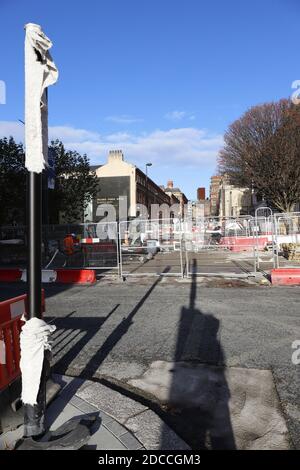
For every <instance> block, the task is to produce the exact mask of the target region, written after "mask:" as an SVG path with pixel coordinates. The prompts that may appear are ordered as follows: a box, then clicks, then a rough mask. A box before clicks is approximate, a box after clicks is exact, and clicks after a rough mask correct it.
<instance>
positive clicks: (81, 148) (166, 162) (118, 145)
mask: <svg viewBox="0 0 300 470" xmlns="http://www.w3.org/2000/svg"><path fill="white" fill-rule="evenodd" d="M23 133H24V126H22V125H21V124H19V123H17V122H7V121H2V122H1V121H0V137H2V136H9V135H12V136H13V137H15V139H16V140H17V141H20V140H23ZM49 136H50V138H51V139H52V138H59V139H61V140H62V141H63V143H64V144H65V147H66V148H67V149H71V150H77V151H78V152H80V153H86V154H87V155H88V156H89V157H90V160H91V162H92V163H94V164H97V163H99V164H100V163H104V162H105V161H106V159H107V154H108V152H109V150H112V149H122V150H123V153H124V155H125V158H126V160H128V161H131V162H133V163H135V164H136V165H138V166H142V165H143V164H144V162H145V161H146V160H147V161H151V162H152V163H154V164H156V165H157V166H161V167H163V166H164V167H168V166H176V167H187V166H189V167H194V168H199V169H200V170H201V168H204V167H206V169H207V168H214V167H215V164H216V157H217V154H218V151H219V149H220V147H221V146H222V144H223V137H222V135H220V134H214V133H212V132H210V131H208V130H207V129H198V128H195V127H182V128H179V129H169V130H155V131H152V132H144V133H139V134H138V133H127V132H117V133H114V134H107V135H100V134H98V133H95V132H90V131H88V130H84V129H76V128H72V127H69V126H66V127H64V126H58V127H50V128H49Z"/></svg>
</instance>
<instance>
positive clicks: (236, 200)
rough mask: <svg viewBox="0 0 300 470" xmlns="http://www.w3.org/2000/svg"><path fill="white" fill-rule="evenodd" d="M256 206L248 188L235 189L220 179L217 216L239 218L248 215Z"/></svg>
mask: <svg viewBox="0 0 300 470" xmlns="http://www.w3.org/2000/svg"><path fill="white" fill-rule="evenodd" d="M256 205H257V201H256V196H255V193H254V192H253V191H251V189H249V188H237V187H235V186H232V185H231V184H229V182H228V180H227V178H226V177H225V178H222V180H221V181H220V189H219V215H220V216H221V217H239V216H241V215H249V214H251V213H252V212H253V208H254V207H255V206H256Z"/></svg>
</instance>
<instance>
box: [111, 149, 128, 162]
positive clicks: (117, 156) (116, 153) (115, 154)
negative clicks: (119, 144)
mask: <svg viewBox="0 0 300 470" xmlns="http://www.w3.org/2000/svg"><path fill="white" fill-rule="evenodd" d="M116 160H118V161H123V160H124V155H123V152H122V150H110V151H109V154H108V161H109V162H112V161H116Z"/></svg>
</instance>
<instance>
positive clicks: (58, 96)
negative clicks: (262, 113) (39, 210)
mask: <svg viewBox="0 0 300 470" xmlns="http://www.w3.org/2000/svg"><path fill="white" fill-rule="evenodd" d="M299 17H300V5H299V2H298V0H263V1H262V0H260V1H259V0H252V1H251V2H242V1H240V0H227V1H224V0H209V1H204V0H105V1H104V0H98V1H96V0H93V1H92V0H85V1H71V0H64V1H62V0H60V1H58V0H51V1H47V0H44V2H41V1H38V0H26V2H25V1H24V0H0V21H1V29H0V52H1V65H0V80H2V81H4V82H5V84H6V104H0V135H1V136H2V135H8V134H13V135H14V136H15V137H16V138H17V139H18V140H20V139H22V132H23V128H22V125H19V124H18V123H17V120H18V119H23V114H24V103H23V101H24V96H23V95H24V84H23V74H24V70H23V60H24V59H23V41H24V30H23V26H24V24H25V23H27V22H34V23H39V24H41V26H42V28H43V29H44V31H45V33H46V34H47V35H48V36H49V37H50V38H51V40H52V41H53V48H52V55H53V58H54V60H55V62H56V65H57V67H58V68H59V72H60V77H59V81H58V83H57V84H56V85H55V86H54V87H51V89H50V90H49V100H50V102H49V108H50V116H49V124H50V135H51V136H52V137H59V138H61V139H62V140H63V141H64V142H65V144H66V146H67V147H68V148H71V149H74V150H78V151H80V152H86V153H87V154H88V155H89V157H90V159H91V162H92V163H93V164H97V163H103V162H105V160H106V156H107V152H108V150H109V149H111V148H121V149H123V151H124V153H125V157H126V159H128V160H130V161H132V162H134V163H135V164H137V165H138V166H139V167H141V168H142V169H143V168H144V164H145V163H146V162H149V161H150V162H152V163H153V166H152V168H151V169H150V172H151V176H152V178H153V179H154V180H155V181H156V182H157V183H158V184H165V183H166V181H167V180H168V179H173V180H174V184H175V185H176V186H180V187H181V189H182V190H183V191H184V192H185V193H186V194H187V196H188V197H190V198H195V197H196V188H197V187H198V186H206V187H207V188H208V186H209V178H210V176H211V174H212V173H213V172H214V171H215V168H216V156H217V153H218V150H219V148H220V147H221V145H222V137H223V134H224V131H225V130H226V128H227V126H228V125H229V124H230V123H231V122H232V121H234V120H235V119H237V118H238V117H239V116H240V115H241V114H242V113H243V112H244V111H246V110H247V109H248V108H249V107H250V106H251V105H255V104H258V103H262V102H265V101H272V100H277V99H279V98H282V97H288V96H290V95H291V93H292V89H291V84H292V82H293V81H295V80H297V79H300V70H299V57H298V56H299V52H298V49H299V46H298V45H299Z"/></svg>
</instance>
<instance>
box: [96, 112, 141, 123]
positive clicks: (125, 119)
mask: <svg viewBox="0 0 300 470" xmlns="http://www.w3.org/2000/svg"><path fill="white" fill-rule="evenodd" d="M105 120H106V121H109V122H114V123H115V124H133V123H135V122H142V121H143V119H139V118H136V117H133V116H129V115H128V114H122V115H120V116H107V117H106V118H105Z"/></svg>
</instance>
